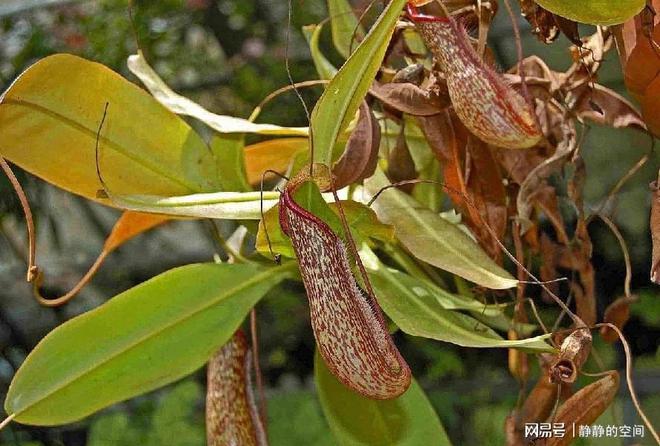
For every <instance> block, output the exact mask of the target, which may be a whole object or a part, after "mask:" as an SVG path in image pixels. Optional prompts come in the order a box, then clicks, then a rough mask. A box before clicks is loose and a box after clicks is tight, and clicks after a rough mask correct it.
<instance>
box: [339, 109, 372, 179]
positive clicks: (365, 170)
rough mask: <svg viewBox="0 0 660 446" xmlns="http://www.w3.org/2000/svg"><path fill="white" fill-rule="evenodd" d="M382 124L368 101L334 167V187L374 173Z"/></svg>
mask: <svg viewBox="0 0 660 446" xmlns="http://www.w3.org/2000/svg"><path fill="white" fill-rule="evenodd" d="M379 147H380V126H379V125H378V122H377V121H376V117H375V116H374V114H373V112H372V111H371V109H370V108H369V105H367V103H366V102H364V101H363V102H362V104H360V116H359V118H358V122H357V124H356V126H355V129H354V130H353V132H352V133H351V136H350V137H349V139H348V142H347V143H346V148H345V149H344V153H342V155H341V157H340V158H339V159H338V160H337V162H336V163H335V164H334V166H333V167H332V173H333V175H334V187H335V188H337V189H341V188H343V187H345V186H348V185H349V184H352V183H355V182H358V181H362V180H363V179H365V178H369V177H370V176H371V175H373V173H374V170H375V169H376V164H377V162H378V149H379Z"/></svg>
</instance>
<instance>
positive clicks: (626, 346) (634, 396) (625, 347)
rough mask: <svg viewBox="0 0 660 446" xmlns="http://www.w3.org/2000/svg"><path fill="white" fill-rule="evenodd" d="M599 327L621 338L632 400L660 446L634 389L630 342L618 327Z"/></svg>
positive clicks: (656, 434)
mask: <svg viewBox="0 0 660 446" xmlns="http://www.w3.org/2000/svg"><path fill="white" fill-rule="evenodd" d="M599 327H609V328H611V329H612V330H614V331H616V334H617V335H618V336H619V339H620V340H621V344H622V345H623V350H624V352H625V355H626V381H627V382H628V391H629V392H630V398H631V399H632V401H633V405H634V406H635V409H636V410H637V413H638V414H639V416H640V417H641V418H642V420H643V421H644V424H646V427H648V428H649V430H650V431H651V435H653V438H654V439H655V441H656V442H657V443H658V444H660V437H658V433H657V432H656V431H655V428H654V427H653V424H651V421H650V420H649V419H648V417H647V416H646V414H645V413H644V411H643V410H642V406H641V405H640V403H639V399H638V398H637V393H636V392H635V388H634V387H633V379H632V353H631V352H630V345H629V344H628V341H627V340H626V338H625V337H624V336H623V333H622V332H621V330H619V327H617V326H616V325H614V324H610V323H608V322H605V323H602V324H596V325H594V327H593V328H599Z"/></svg>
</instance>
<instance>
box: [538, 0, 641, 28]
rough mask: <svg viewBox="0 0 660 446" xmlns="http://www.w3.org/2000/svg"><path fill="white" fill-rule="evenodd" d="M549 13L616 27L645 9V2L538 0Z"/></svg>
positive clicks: (583, 21)
mask: <svg viewBox="0 0 660 446" xmlns="http://www.w3.org/2000/svg"><path fill="white" fill-rule="evenodd" d="M536 1H537V3H538V4H539V5H541V6H542V7H544V8H545V9H547V10H548V11H550V12H552V13H555V14H557V15H560V16H562V17H566V18H567V19H571V20H575V21H576V22H582V23H589V24H592V25H616V24H617V23H623V22H625V21H626V20H628V19H629V18H631V17H633V16H634V15H635V14H637V13H638V12H639V11H641V10H642V8H644V5H645V0H581V1H579V2H578V1H575V0H536Z"/></svg>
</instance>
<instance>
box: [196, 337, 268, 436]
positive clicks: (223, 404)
mask: <svg viewBox="0 0 660 446" xmlns="http://www.w3.org/2000/svg"><path fill="white" fill-rule="evenodd" d="M251 369H252V367H251V355H250V353H249V351H248V344H247V340H246V339H245V334H244V333H243V332H242V331H240V330H239V331H237V332H236V333H235V334H234V336H233V337H232V338H231V339H230V340H229V342H227V343H226V344H225V345H224V346H223V347H222V348H221V349H220V351H218V353H216V355H215V356H214V357H213V358H212V359H211V360H210V361H209V364H208V372H207V383H206V385H207V391H206V438H207V444H208V445H209V446H265V445H267V441H266V433H265V431H264V428H263V425H262V423H261V419H260V418H259V412H258V410H257V407H256V405H255V403H254V396H253V394H252V386H251V383H250V371H251Z"/></svg>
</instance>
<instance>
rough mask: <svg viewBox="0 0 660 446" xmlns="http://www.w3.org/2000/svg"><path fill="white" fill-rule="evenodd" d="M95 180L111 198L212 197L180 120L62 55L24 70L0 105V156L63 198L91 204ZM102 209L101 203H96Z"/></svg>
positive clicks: (203, 154)
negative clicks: (51, 186) (64, 193)
mask: <svg viewBox="0 0 660 446" xmlns="http://www.w3.org/2000/svg"><path fill="white" fill-rule="evenodd" d="M106 103H108V104H109V105H108V110H107V116H106V118H105V123H104V125H103V128H102V131H101V138H100V141H99V142H100V153H101V160H100V161H101V162H100V167H101V174H102V175H103V178H104V180H105V182H106V183H107V185H108V187H109V188H111V189H112V191H113V192H115V193H117V194H137V193H142V194H159V195H160V194H162V195H183V194H190V193H195V192H205V191H211V190H218V183H217V180H216V169H215V160H214V159H213V156H212V154H211V152H210V151H209V149H208V147H207V146H206V144H205V143H204V141H202V139H201V138H200V137H199V136H198V135H197V134H196V133H195V132H194V131H193V130H192V128H190V126H189V125H188V124H186V123H185V122H184V121H183V120H182V119H181V118H179V117H178V116H176V115H175V114H173V113H171V112H170V111H168V110H167V109H165V108H164V107H163V106H162V105H160V104H159V103H158V102H157V101H156V100H154V98H152V97H151V96H150V95H149V94H148V93H147V92H145V91H144V90H142V89H141V88H139V87H137V86H136V85H134V84H133V83H131V82H129V81H127V80H126V79H124V78H122V77H121V76H119V75H118V74H117V73H115V72H113V71H112V70H110V69H108V68H106V67H105V66H103V65H101V64H98V63H94V62H90V61H88V60H85V59H81V58H79V57H76V56H72V55H69V54H56V55H54V56H50V57H46V58H44V59H42V60H40V61H39V62H37V63H36V64H34V65H32V66H31V67H30V68H28V69H27V70H26V71H25V72H24V73H23V74H22V75H21V76H20V77H19V78H18V79H17V80H16V81H15V82H14V83H13V84H12V85H11V86H10V87H9V89H8V90H7V91H6V92H5V93H4V95H3V96H2V99H1V104H0V154H1V155H2V156H3V157H5V158H7V159H9V160H10V161H12V162H13V163H15V164H17V165H19V166H20V167H22V168H23V169H25V170H27V171H29V172H31V173H33V174H35V175H37V176H39V177H41V178H43V179H44V180H46V181H48V182H50V183H52V184H55V185H57V186H59V187H61V188H63V189H65V190H68V191H70V192H73V193H76V194H79V195H82V196H84V197H86V198H89V199H92V200H96V199H97V198H96V192H97V191H98V190H99V189H101V187H102V186H101V183H100V182H99V179H98V176H97V172H96V160H95V143H96V135H97V132H98V129H99V125H100V123H101V119H102V116H103V111H104V107H105V104H106ZM103 201H104V202H105V203H108V202H107V200H103Z"/></svg>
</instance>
